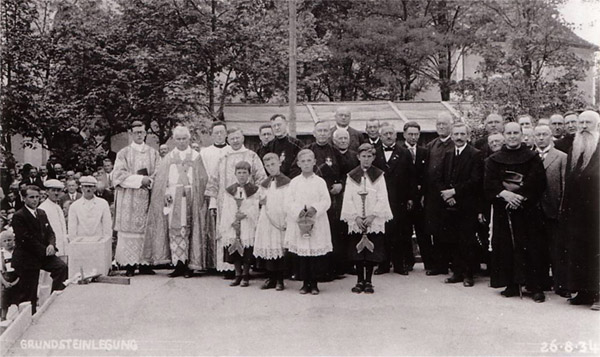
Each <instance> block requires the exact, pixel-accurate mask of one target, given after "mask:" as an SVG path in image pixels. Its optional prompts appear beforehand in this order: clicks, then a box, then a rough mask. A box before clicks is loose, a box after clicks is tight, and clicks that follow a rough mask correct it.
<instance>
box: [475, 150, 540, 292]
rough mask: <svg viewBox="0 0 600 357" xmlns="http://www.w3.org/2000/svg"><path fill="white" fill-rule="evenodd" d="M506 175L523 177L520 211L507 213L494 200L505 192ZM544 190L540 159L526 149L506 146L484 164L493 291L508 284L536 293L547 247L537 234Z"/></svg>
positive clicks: (502, 205)
mask: <svg viewBox="0 0 600 357" xmlns="http://www.w3.org/2000/svg"><path fill="white" fill-rule="evenodd" d="M506 171H514V172H518V173H520V174H522V175H523V185H522V186H521V187H520V188H519V189H518V190H517V191H516V192H515V193H518V194H520V195H521V196H524V197H525V198H526V200H525V202H524V204H523V205H522V207H521V208H519V209H516V210H507V209H506V202H505V201H504V200H503V199H501V198H499V197H497V195H498V194H499V193H500V192H502V191H503V190H504V186H503V185H502V181H503V179H504V175H505V173H506ZM545 188H546V174H545V171H544V165H543V163H542V159H541V158H540V157H539V155H537V154H536V153H535V152H534V151H531V150H530V149H529V148H527V147H526V146H525V145H521V147H520V148H519V149H516V150H510V149H508V148H507V147H506V146H504V147H502V149H501V150H500V151H498V152H496V153H494V154H492V155H491V156H490V157H488V158H487V159H486V161H485V176H484V191H485V195H486V198H487V199H488V200H489V201H490V202H492V203H493V209H494V213H493V232H492V257H491V282H490V285H491V286H492V287H493V288H498V287H504V286H507V285H511V284H521V285H526V286H527V287H528V288H529V289H530V290H531V291H539V290H540V288H541V284H542V283H543V276H544V272H543V257H544V251H545V249H547V247H545V246H544V244H545V243H544V241H545V240H544V239H543V237H542V236H541V233H540V231H541V230H540V227H541V223H542V211H541V208H540V198H541V196H542V193H543V192H544V190H545Z"/></svg>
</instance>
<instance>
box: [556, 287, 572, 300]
mask: <svg viewBox="0 0 600 357" xmlns="http://www.w3.org/2000/svg"><path fill="white" fill-rule="evenodd" d="M556 295H558V296H560V297H564V298H567V299H570V298H572V296H571V293H570V292H569V291H567V290H565V289H559V290H557V291H556Z"/></svg>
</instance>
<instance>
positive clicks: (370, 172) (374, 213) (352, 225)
mask: <svg viewBox="0 0 600 357" xmlns="http://www.w3.org/2000/svg"><path fill="white" fill-rule="evenodd" d="M374 159H375V148H374V147H373V145H371V144H368V143H365V144H362V145H361V146H360V147H359V148H358V161H359V162H360V165H359V166H358V167H356V168H355V169H353V170H352V171H350V172H349V173H348V177H347V178H346V190H345V191H344V201H343V204H342V212H341V216H340V219H341V220H343V221H346V222H348V238H349V242H348V253H349V255H348V256H349V259H350V260H351V261H353V262H354V264H355V265H356V273H357V277H358V281H357V283H356V286H355V287H353V288H352V292H353V293H357V294H359V293H362V292H365V293H367V294H372V293H374V292H375V290H374V288H373V284H372V282H371V278H372V276H373V267H374V266H375V265H377V264H379V263H381V262H382V261H383V259H384V258H385V251H384V234H385V222H387V221H390V220H391V219H392V218H393V216H392V210H391V208H390V204H389V201H388V194H387V188H386V185H385V179H384V177H383V171H382V170H380V169H378V168H376V167H375V166H372V164H373V160H374Z"/></svg>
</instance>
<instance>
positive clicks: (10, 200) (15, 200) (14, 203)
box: [0, 189, 23, 211]
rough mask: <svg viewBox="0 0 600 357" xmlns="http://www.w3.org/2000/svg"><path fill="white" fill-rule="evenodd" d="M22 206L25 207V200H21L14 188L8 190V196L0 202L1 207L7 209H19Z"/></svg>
mask: <svg viewBox="0 0 600 357" xmlns="http://www.w3.org/2000/svg"><path fill="white" fill-rule="evenodd" d="M21 207H23V202H22V201H21V200H20V198H19V195H18V194H16V193H15V192H14V191H13V190H12V189H11V190H10V191H8V193H7V194H6V197H4V198H3V199H2V203H1V204H0V209H2V210H5V211H8V210H9V209H11V208H12V209H14V210H15V211H18V210H19V209H21Z"/></svg>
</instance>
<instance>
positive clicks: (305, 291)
mask: <svg viewBox="0 0 600 357" xmlns="http://www.w3.org/2000/svg"><path fill="white" fill-rule="evenodd" d="M309 292H310V286H309V285H308V284H304V285H302V287H301V288H300V294H302V295H306V294H308V293H309Z"/></svg>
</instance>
